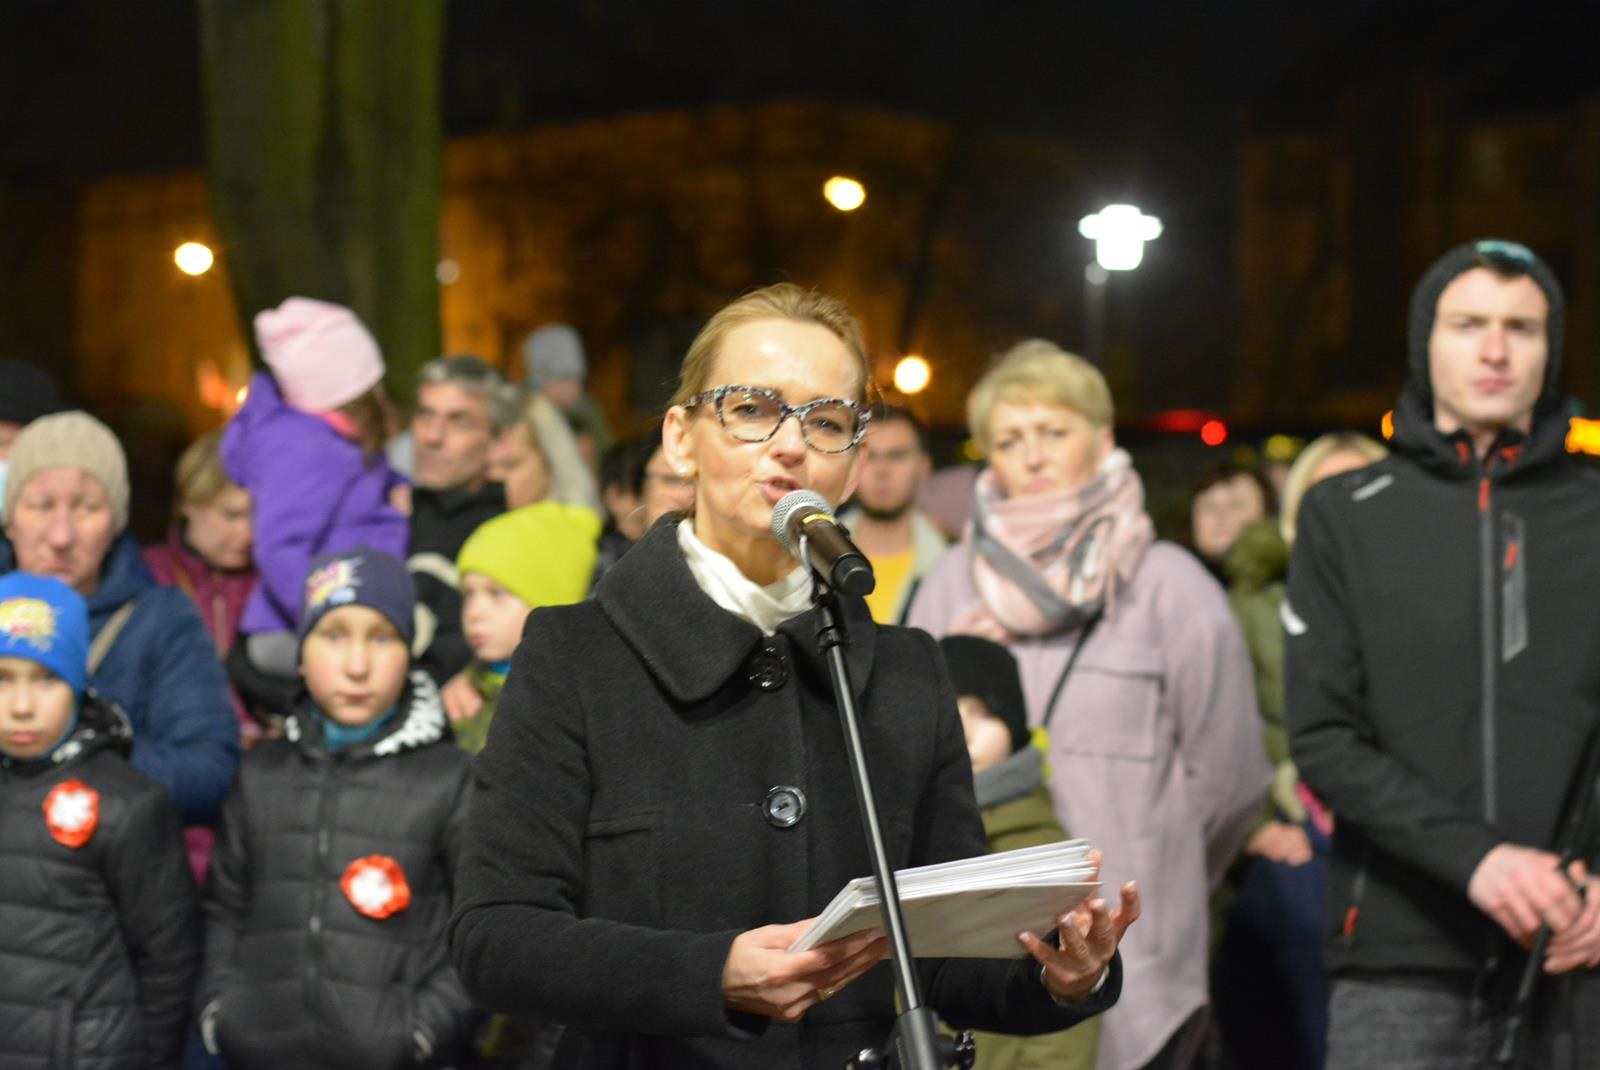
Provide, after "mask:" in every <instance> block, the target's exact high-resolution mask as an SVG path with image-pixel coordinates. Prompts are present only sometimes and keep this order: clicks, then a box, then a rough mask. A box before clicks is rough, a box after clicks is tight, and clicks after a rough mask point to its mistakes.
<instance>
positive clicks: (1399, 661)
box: [1282, 241, 1600, 1070]
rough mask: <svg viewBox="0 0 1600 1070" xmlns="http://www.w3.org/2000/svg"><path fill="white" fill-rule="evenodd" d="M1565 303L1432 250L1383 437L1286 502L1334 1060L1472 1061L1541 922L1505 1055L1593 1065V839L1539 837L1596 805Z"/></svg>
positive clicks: (1498, 257) (1589, 492)
mask: <svg viewBox="0 0 1600 1070" xmlns="http://www.w3.org/2000/svg"><path fill="white" fill-rule="evenodd" d="M1564 320H1565V303H1564V300H1563V298H1562V293H1561V287H1560V285H1559V283H1558V282H1557V281H1556V278H1555V274H1554V273H1553V272H1552V271H1551V270H1550V268H1549V267H1548V265H1546V264H1545V263H1544V262H1543V261H1542V260H1540V259H1539V258H1538V257H1536V256H1535V255H1534V254H1533V253H1532V252H1531V251H1529V250H1528V249H1527V248H1526V247H1524V246H1521V245H1518V244H1515V243H1512V242H1504V241H1480V242H1475V243H1471V244H1467V245H1462V246H1459V247H1457V248H1455V249H1452V250H1451V251H1450V252H1448V253H1446V254H1445V255H1444V256H1443V257H1441V258H1440V259H1439V260H1438V261H1437V262H1436V263H1435V264H1434V265H1433V266H1432V267H1431V268H1429V269H1428V271H1427V272H1426V274H1424V275H1423V277H1422V281H1421V282H1420V283H1418V285H1417V288H1416V290H1415V292H1414V293H1413V296H1412V302H1411V317H1410V349H1411V381H1410V383H1409V384H1408V385H1407V386H1406V388H1405V390H1404V392H1403V393H1402V394H1401V397H1400V401H1399V403H1398V405H1396V407H1395V414H1394V425H1395V433H1394V441H1393V447H1394V453H1393V454H1392V455H1391V456H1390V457H1389V458H1388V459H1386V460H1383V461H1380V462H1378V463H1377V464H1374V465H1372V466H1370V467H1367V468H1364V469H1360V470H1358V471H1354V472H1349V473H1346V474H1344V475H1339V476H1335V477H1332V478H1330V479H1327V480H1325V481H1323V482H1322V483H1320V484H1318V485H1317V486H1316V487H1314V488H1313V489H1312V490H1311V491H1310V493H1308V494H1307V495H1306V498H1305V502H1304V504H1303V505H1302V506H1301V510H1300V515H1299V518H1298V537H1297V539H1296V541H1295V547H1294V558H1293V562H1292V564H1291V566H1290V571H1289V591H1288V599H1287V601H1286V603H1285V605H1284V607H1283V613H1282V616H1283V624H1284V628H1285V632H1286V644H1285V646H1286V655H1287V661H1286V684H1287V687H1286V691H1287V700H1288V719H1289V729H1290V743H1291V749H1292V753H1293V756H1294V760H1295V762H1296V763H1297V764H1298V766H1299V768H1300V773H1301V776H1302V778H1303V779H1304V781H1305V783H1306V784H1307V785H1308V786H1309V787H1310V788H1311V789H1312V790H1313V791H1315V792H1316V793H1317V795H1318V796H1320V797H1321V798H1322V799H1323V800H1324V801H1325V802H1327V803H1328V805H1329V806H1330V808H1331V809H1332V810H1333V812H1334V814H1335V815H1336V818H1337V827H1336V831H1335V833H1334V840H1333V858H1332V861H1331V866H1330V872H1329V885H1328V926H1327V931H1328V934H1329V940H1328V945H1327V961H1328V966H1329V971H1330V974H1331V976H1332V979H1333V989H1332V1006H1331V1019H1330V1028H1329V1051H1328V1063H1327V1065H1328V1067H1329V1068H1330V1070H1354V1068H1362V1070H1365V1068H1367V1067H1379V1066H1381V1067H1393V1068H1402V1070H1403V1068H1412V1067H1415V1068H1418V1070H1420V1068H1423V1067H1445V1066H1450V1067H1480V1066H1488V1065H1491V1060H1492V1057H1493V1055H1494V1053H1495V1052H1496V1050H1497V1048H1498V1047H1499V1043H1500V1040H1501V1037H1502V1035H1503V1034H1504V1032H1505V1022H1506V1019H1507V1017H1508V1013H1507V1012H1508V1007H1509V1006H1510V1004H1511V1002H1512V992H1513V990H1514V989H1515V987H1516V984H1517V980H1518V977H1519V975H1520V973H1521V972H1522V967H1523V964H1524V962H1525V961H1526V959H1527V949H1528V948H1529V947H1530V946H1531V945H1532V944H1533V942H1534V938H1535V935H1536V933H1537V932H1538V931H1539V929H1540V927H1541V926H1542V925H1543V926H1548V927H1549V929H1550V930H1551V932H1552V934H1553V935H1552V938H1551V939H1550V941H1549V944H1548V947H1547V948H1546V949H1545V951H1544V954H1543V962H1542V963H1541V964H1540V965H1541V968H1542V972H1543V974H1544V979H1543V981H1542V983H1541V989H1540V993H1539V1008H1540V1009H1539V1013H1538V1014H1537V1015H1535V1016H1534V1018H1533V1019H1532V1025H1533V1027H1534V1033H1533V1034H1532V1035H1531V1036H1530V1037H1529V1042H1530V1045H1531V1047H1530V1054H1533V1055H1534V1056H1535V1059H1536V1061H1535V1062H1530V1063H1527V1064H1526V1065H1541V1066H1554V1065H1565V1066H1569V1067H1571V1066H1597V1065H1600V1046H1597V1045H1600V1035H1597V1033H1596V1030H1597V1029H1600V991H1597V988H1600V986H1597V981H1600V976H1597V975H1596V974H1595V972H1594V967H1595V966H1596V964H1597V963H1600V887H1597V882H1596V879H1595V878H1594V877H1593V876H1591V875H1590V869H1591V867H1592V866H1593V864H1594V860H1595V858H1596V844H1595V843H1594V842H1590V843H1585V844H1582V845H1580V848H1581V849H1580V851H1579V852H1578V854H1577V858H1578V859H1579V861H1577V862H1575V863H1574V864H1572V865H1571V866H1570V867H1567V868H1565V869H1563V868H1562V867H1561V866H1560V865H1559V864H1558V858H1557V856H1556V854H1555V853H1554V852H1553V851H1552V850H1551V848H1552V845H1553V844H1554V843H1555V841H1556V839H1557V836H1558V830H1559V827H1560V826H1561V825H1562V820H1561V814H1562V811H1563V808H1564V805H1565V804H1566V802H1567V800H1568V799H1569V798H1573V797H1575V796H1577V795H1578V794H1580V793H1581V797H1582V801H1583V802H1584V803H1586V804H1588V805H1593V804H1594V799H1593V798H1592V796H1591V795H1590V792H1591V791H1592V785H1588V784H1584V785H1579V784H1577V783H1576V781H1577V780H1578V779H1579V768H1580V765H1581V763H1582V761H1583V754H1584V752H1585V750H1586V746H1587V744H1588V741H1589V740H1590V739H1591V738H1592V737H1593V734H1594V732H1595V730H1596V726H1597V724H1600V541H1597V540H1596V532H1597V531H1600V472H1596V471H1595V470H1594V469H1593V468H1592V467H1590V466H1588V465H1587V464H1584V463H1582V462H1580V461H1578V460H1576V459H1574V458H1573V457H1571V456H1570V455H1569V454H1568V453H1567V451H1566V449H1565V438H1566V435H1567V423H1568V419H1567V403H1566V400H1565V399H1564V398H1563V397H1562V395H1561V394H1560V392H1559V390H1558V388H1557V379H1558V376H1559V373H1560V364H1561V343H1562V335H1563V327H1564ZM1563 1053H1564V1054H1565V1056H1566V1060H1565V1061H1563V1058H1562V1055H1563Z"/></svg>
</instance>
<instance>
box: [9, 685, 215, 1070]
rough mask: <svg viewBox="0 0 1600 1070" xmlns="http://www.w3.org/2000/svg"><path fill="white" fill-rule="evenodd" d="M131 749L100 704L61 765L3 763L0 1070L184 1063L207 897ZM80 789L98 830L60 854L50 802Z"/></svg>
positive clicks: (124, 731) (119, 723) (162, 795)
mask: <svg viewBox="0 0 1600 1070" xmlns="http://www.w3.org/2000/svg"><path fill="white" fill-rule="evenodd" d="M132 738H133V733H132V730H131V729H130V728H129V727H128V723H127V719H126V718H125V717H123V715H122V713H121V711H119V710H116V709H114V708H113V707H111V706H109V705H106V704H103V703H101V702H100V701H99V700H98V699H96V698H95V697H94V696H93V695H89V696H87V697H85V699H84V700H83V704H82V706H81V707H80V709H79V713H78V724H77V727H76V728H75V729H74V730H73V735H72V738H71V739H69V740H68V741H67V742H66V743H65V744H63V745H62V746H61V747H59V748H57V749H56V751H55V753H54V754H53V755H52V756H51V757H50V758H48V759H43V760H40V761H36V762H19V761H14V760H12V759H9V758H0V1067H19V1068H20V1067H27V1068H29V1070H44V1068H52V1067H60V1068H66V1067H75V1068H77V1070H124V1068H127V1070H134V1068H145V1067H150V1068H154V1067H163V1068H164V1067H170V1066H176V1065H177V1064H178V1059H179V1056H180V1054H181V1052H182V1051H183V1034H184V1023H185V1022H186V1021H187V1020H188V1009H189V1007H188V1004H189V996H190V993H191V992H192V991H193V988H194V982H195V977H196V975H197V974H198V973H199V970H200V896H199V892H198V891H196V889H195V886H194V876H193V874H192V873H191V871H190V869H189V859H188V855H187V853H186V851H185V850H184V845H183V831H182V829H181V827H180V826H179V823H178V812H177V810H176V809H175V808H174V807H173V805H172V802H171V800H170V799H168V798H167V793H166V792H165V791H163V790H162V788H161V787H160V785H158V784H156V783H155V782H154V781H152V780H150V779H148V778H146V777H145V776H143V775H142V774H140V773H138V772H136V771H135V770H134V769H133V767H132V766H130V765H129V764H128V763H127V761H126V759H125V755H126V754H127V751H128V748H129V745H130V743H131V740H132ZM74 781H76V782H77V783H78V784H79V785H82V786H83V787H84V788H87V789H88V790H89V791H91V792H93V794H94V797H95V801H96V804H97V808H98V821H97V822H96V823H94V824H93V827H92V830H90V829H88V827H87V826H86V827H85V830H86V831H88V832H89V835H88V838H87V840H84V841H82V842H75V841H77V840H78V839H79V838H80V837H81V835H82V833H80V834H79V835H78V836H72V835H66V839H67V840H68V842H62V839H61V838H58V835H56V834H53V833H52V831H51V826H50V824H49V823H48V822H47V819H46V800H47V799H50V798H51V797H52V792H54V791H55V790H56V789H57V788H62V790H63V791H64V792H65V791H70V792H78V791H79V790H80V789H79V788H77V787H75V786H73V784H72V782H74ZM63 785H65V786H66V787H63ZM60 797H61V796H60V795H56V796H55V798H57V799H59V798H60ZM85 812H87V811H85V810H83V809H81V808H80V809H79V811H78V813H80V814H81V813H85ZM56 828H57V830H58V831H59V830H63V829H64V828H65V826H63V825H62V824H61V823H60V822H59V821H58V823H57V825H56Z"/></svg>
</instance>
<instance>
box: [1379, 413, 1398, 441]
mask: <svg viewBox="0 0 1600 1070" xmlns="http://www.w3.org/2000/svg"><path fill="white" fill-rule="evenodd" d="M1378 426H1379V428H1380V429H1381V430H1382V431H1383V437H1384V440H1385V441H1388V440H1389V439H1391V438H1393V437H1394V410H1393V409H1390V410H1389V411H1388V412H1386V413H1384V414H1383V422H1382V423H1381V424H1379V425H1378Z"/></svg>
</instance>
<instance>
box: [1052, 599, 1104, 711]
mask: <svg viewBox="0 0 1600 1070" xmlns="http://www.w3.org/2000/svg"><path fill="white" fill-rule="evenodd" d="M1102 613H1104V610H1099V609H1097V610H1095V611H1094V615H1093V616H1091V617H1090V618H1089V619H1088V620H1086V621H1084V622H1083V627H1082V628H1080V629H1078V641H1077V642H1076V643H1074V644H1072V653H1071V654H1068V655H1067V664H1066V665H1065V666H1063V667H1062V669H1061V675H1060V676H1059V677H1058V678H1057V679H1056V686H1055V689H1054V690H1052V691H1051V692H1050V701H1049V702H1048V703H1047V704H1046V705H1045V708H1044V720H1042V721H1040V722H1039V727H1040V728H1043V729H1049V727H1050V719H1051V718H1052V717H1054V716H1055V715H1056V703H1057V702H1060V701H1061V692H1062V691H1064V690H1066V686H1067V677H1069V676H1071V675H1072V669H1073V667H1074V666H1075V665H1077V664H1078V655H1079V654H1082V653H1083V648H1084V647H1085V646H1086V645H1087V644H1088V642H1089V636H1091V635H1093V634H1094V629H1095V626H1096V625H1098V624H1099V623H1100V617H1101V614H1102Z"/></svg>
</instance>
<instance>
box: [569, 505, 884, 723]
mask: <svg viewBox="0 0 1600 1070" xmlns="http://www.w3.org/2000/svg"><path fill="white" fill-rule="evenodd" d="M595 600H596V601H597V602H598V603H599V604H600V609H601V611H602V612H603V613H605V615H606V618H607V619H608V620H610V621H611V624H612V627H614V628H616V629H617V631H618V632H619V633H620V634H621V636H622V638H623V640H624V641H625V642H626V643H627V644H628V646H629V647H630V648H632V650H633V651H634V653H635V654H637V655H638V656H639V658H640V660H642V661H643V662H644V664H645V667H646V668H647V669H649V671H650V674H651V676H653V677H655V679H656V680H657V681H658V682H659V683H660V684H661V686H662V688H663V689H664V690H665V691H666V692H667V693H668V694H669V695H671V696H672V698H673V699H674V700H675V701H677V702H680V703H696V702H703V701H705V700H706V699H708V698H710V697H711V696H712V695H714V694H715V693H716V692H717V691H718V690H719V689H720V688H722V687H723V685H724V684H726V683H727V681H728V679H729V677H731V676H733V675H735V674H736V673H739V674H742V673H743V672H744V668H745V663H746V661H747V659H748V658H749V657H750V655H751V653H752V652H753V651H754V650H755V649H756V648H757V647H758V646H760V645H761V643H762V635H761V630H760V629H759V628H757V627H756V626H755V625H753V624H751V623H749V622H748V621H745V620H741V619H739V618H738V617H735V616H734V615H733V614H732V613H729V612H728V611H727V610H725V609H723V608H722V607H721V606H719V605H717V604H716V603H715V602H713V601H712V600H711V597H710V596H709V595H707V594H706V593H705V591H703V590H701V589H700V585H699V584H698V583H696V582H695V580H694V576H693V574H691V573H690V571H689V565H688V563H687V562H686V561H684V559H683V551H682V550H681V549H679V547H678V532H677V522H676V521H675V520H664V521H662V522H661V523H658V524H657V525H656V526H655V527H654V528H652V529H651V530H650V531H649V532H648V533H647V534H646V535H645V537H644V538H643V539H641V540H640V541H639V542H638V544H637V545H635V546H634V547H633V549H631V550H629V551H628V553H627V554H626V555H625V556H624V557H623V558H622V560H620V561H618V562H617V563H616V565H614V566H613V567H612V568H611V569H609V570H608V571H607V572H606V574H605V576H604V577H603V578H602V579H601V581H600V585H599V587H598V588H597V589H596V590H595ZM840 605H841V610H842V616H843V618H844V624H845V633H846V635H847V636H848V642H847V645H846V648H845V649H846V654H845V660H846V663H847V664H848V665H849V667H850V680H851V684H852V685H853V688H854V691H855V693H856V695H857V697H860V696H861V695H862V694H864V693H865V691H866V688H867V683H868V680H869V679H870V677H871V674H872V655H873V649H874V647H875V641H876V626H875V625H874V624H873V623H872V616H871V614H870V613H869V612H868V610H867V604H866V602H865V601H863V600H862V599H860V598H853V597H849V596H845V597H841V598H840ZM816 619H817V614H816V612H815V611H814V610H811V611H807V612H805V613H802V614H801V615H800V616H798V617H795V618H794V619H792V620H789V621H785V622H784V623H783V624H782V625H781V626H780V627H779V629H778V631H779V633H780V634H782V635H784V636H786V637H787V638H788V639H789V642H790V649H791V650H792V651H793V652H794V653H795V656H797V657H800V658H803V659H804V660H805V661H806V663H807V667H808V668H809V669H811V670H813V671H814V672H816V673H818V674H820V675H821V676H822V678H823V679H824V680H826V679H827V676H826V674H827V665H826V663H825V662H824V660H823V658H822V656H821V654H820V653H819V652H818V651H817V625H816Z"/></svg>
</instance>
